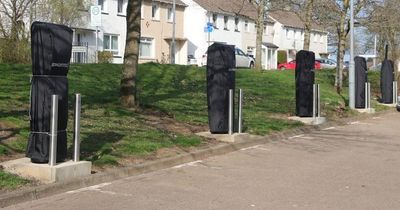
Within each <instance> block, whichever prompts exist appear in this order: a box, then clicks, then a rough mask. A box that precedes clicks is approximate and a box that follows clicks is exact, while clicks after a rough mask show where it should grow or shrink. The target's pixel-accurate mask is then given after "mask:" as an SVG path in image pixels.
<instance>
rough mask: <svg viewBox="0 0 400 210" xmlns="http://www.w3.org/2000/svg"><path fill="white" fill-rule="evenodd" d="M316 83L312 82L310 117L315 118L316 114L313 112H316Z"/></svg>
mask: <svg viewBox="0 0 400 210" xmlns="http://www.w3.org/2000/svg"><path fill="white" fill-rule="evenodd" d="M316 92H317V91H316V84H313V111H312V112H313V115H312V117H313V118H315V117H316V115H315V112H316V109H317V104H316Z"/></svg>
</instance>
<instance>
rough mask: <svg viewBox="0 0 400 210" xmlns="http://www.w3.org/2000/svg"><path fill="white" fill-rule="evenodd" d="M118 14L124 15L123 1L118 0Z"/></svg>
mask: <svg viewBox="0 0 400 210" xmlns="http://www.w3.org/2000/svg"><path fill="white" fill-rule="evenodd" d="M118 13H119V14H122V13H124V0H118Z"/></svg>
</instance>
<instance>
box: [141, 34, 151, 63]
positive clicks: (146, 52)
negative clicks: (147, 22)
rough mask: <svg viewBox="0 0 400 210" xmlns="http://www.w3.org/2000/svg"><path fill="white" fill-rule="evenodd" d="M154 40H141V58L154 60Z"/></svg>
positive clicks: (144, 38) (143, 38)
mask: <svg viewBox="0 0 400 210" xmlns="http://www.w3.org/2000/svg"><path fill="white" fill-rule="evenodd" d="M153 51H154V47H153V38H147V37H142V38H140V46H139V56H140V57H142V58H143V57H144V58H152V57H154V56H153Z"/></svg>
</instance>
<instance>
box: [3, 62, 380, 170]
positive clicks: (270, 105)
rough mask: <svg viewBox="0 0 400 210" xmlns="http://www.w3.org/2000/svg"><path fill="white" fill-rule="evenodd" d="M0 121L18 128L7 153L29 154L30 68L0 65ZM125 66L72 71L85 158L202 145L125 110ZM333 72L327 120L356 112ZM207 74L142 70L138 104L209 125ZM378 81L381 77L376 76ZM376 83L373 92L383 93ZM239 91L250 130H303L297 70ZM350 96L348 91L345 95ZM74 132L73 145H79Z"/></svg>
mask: <svg viewBox="0 0 400 210" xmlns="http://www.w3.org/2000/svg"><path fill="white" fill-rule="evenodd" d="M0 70H1V74H2V75H1V77H0V87H1V91H0V122H2V123H3V124H4V123H5V124H6V125H8V127H12V128H13V129H11V131H10V132H11V133H10V137H11V138H8V139H11V140H7V141H6V142H5V141H4V139H0V155H5V154H7V153H15V152H16V153H23V152H24V149H25V146H26V141H27V138H28V135H29V116H28V109H29V87H30V85H29V80H30V74H31V70H30V66H28V65H6V64H0ZM120 74H121V66H120V65H73V66H72V67H71V69H70V73H69V82H70V83H69V85H70V91H69V93H70V105H69V107H70V118H69V120H70V121H69V127H68V129H69V130H70V131H72V124H73V122H72V118H73V113H72V110H73V94H74V93H76V92H79V93H81V94H82V101H83V110H82V152H83V157H84V158H86V159H88V160H92V161H94V163H95V164H98V165H102V164H116V163H117V161H118V159H119V158H120V157H124V156H130V155H146V154H151V153H153V152H155V151H156V150H157V149H159V148H162V147H173V146H184V147H187V146H196V145H199V144H200V143H201V139H200V138H198V137H194V136H182V135H177V134H175V133H170V132H167V131H165V130H160V129H156V128H153V127H152V126H151V125H148V124H146V123H145V122H144V119H142V116H141V115H140V114H138V113H136V112H135V111H132V110H128V109H124V108H121V107H119V100H118V91H119V79H120ZM333 75H334V72H333V71H319V72H318V75H317V81H318V83H320V84H321V88H322V90H321V92H322V93H321V94H322V107H323V108H324V111H325V113H324V114H325V115H328V116H329V117H333V118H334V117H337V116H338V113H339V114H340V116H342V115H347V114H352V113H351V112H349V111H348V110H345V109H343V107H344V104H345V102H344V101H345V98H346V97H347V96H346V95H344V96H343V97H342V96H339V95H338V94H336V92H335V90H334V88H333V81H334V76H333ZM205 78H206V77H205V69H204V68H196V67H187V66H172V65H158V64H151V63H150V64H144V65H141V66H140V70H139V72H138V93H137V95H138V98H139V100H140V104H141V106H142V107H145V108H151V109H155V110H161V111H162V112H165V113H168V114H169V115H170V116H173V117H174V118H175V119H177V120H178V121H182V122H188V123H191V124H200V125H206V124H207V121H208V118H207V104H206V84H205ZM373 78H375V79H376V76H375V77H373ZM374 84H375V83H374V82H373V88H376V87H375V86H376V85H374ZM237 87H238V88H242V89H243V91H244V94H245V99H244V100H245V104H244V120H245V124H244V125H245V129H246V130H247V132H250V133H255V134H267V133H270V132H272V131H279V130H282V129H286V128H291V127H296V126H300V125H301V124H299V123H297V122H292V121H288V120H287V116H290V115H293V114H294V109H295V98H294V72H293V71H284V72H281V71H266V72H255V71H249V70H240V71H238V72H237ZM344 93H347V90H345V91H344ZM71 133H72V132H70V134H69V135H70V136H69V141H70V142H71V141H72V134H71Z"/></svg>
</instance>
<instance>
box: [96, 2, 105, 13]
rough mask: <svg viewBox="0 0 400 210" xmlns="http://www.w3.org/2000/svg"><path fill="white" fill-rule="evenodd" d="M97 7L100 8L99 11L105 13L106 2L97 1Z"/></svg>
mask: <svg viewBox="0 0 400 210" xmlns="http://www.w3.org/2000/svg"><path fill="white" fill-rule="evenodd" d="M97 5H99V6H100V7H101V11H103V12H105V11H107V0H98V1H97Z"/></svg>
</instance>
